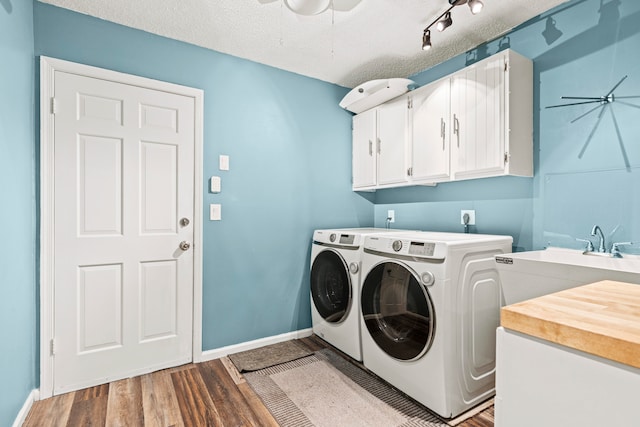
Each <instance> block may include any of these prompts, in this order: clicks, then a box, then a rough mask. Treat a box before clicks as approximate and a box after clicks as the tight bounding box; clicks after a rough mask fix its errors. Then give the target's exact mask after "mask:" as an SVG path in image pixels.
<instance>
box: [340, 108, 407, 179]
mask: <svg viewBox="0 0 640 427" xmlns="http://www.w3.org/2000/svg"><path fill="white" fill-rule="evenodd" d="M407 111H408V101H407V97H406V96H404V97H400V98H397V99H396V100H394V101H390V102H388V103H385V104H382V105H380V106H379V107H376V108H373V109H371V110H367V111H365V112H363V113H360V114H358V115H356V116H353V169H352V174H353V175H352V177H353V189H354V190H372V189H376V188H380V187H389V186H398V185H402V184H405V183H407V166H406V165H407V163H406V157H407V142H406V141H407V136H406V135H407Z"/></svg>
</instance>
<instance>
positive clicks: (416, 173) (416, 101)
mask: <svg viewBox="0 0 640 427" xmlns="http://www.w3.org/2000/svg"><path fill="white" fill-rule="evenodd" d="M450 93H451V83H450V79H449V78H446V79H443V80H439V81H437V82H434V83H431V84H429V85H426V86H423V87H421V88H420V89H417V90H415V91H413V92H412V93H411V95H410V100H411V101H410V109H409V111H410V122H409V123H410V126H409V127H410V130H411V169H410V170H409V172H410V176H411V180H412V182H413V183H416V184H419V183H435V182H442V181H448V180H449V177H450V173H449V171H450V167H449V164H450V163H449V152H450V144H451V132H450V130H451V123H452V121H451V117H450V115H451V114H450Z"/></svg>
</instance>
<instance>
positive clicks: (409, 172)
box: [407, 167, 413, 176]
mask: <svg viewBox="0 0 640 427" xmlns="http://www.w3.org/2000/svg"><path fill="white" fill-rule="evenodd" d="M407 176H413V168H412V167H411V168H409V169H407Z"/></svg>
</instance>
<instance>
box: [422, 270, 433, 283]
mask: <svg viewBox="0 0 640 427" xmlns="http://www.w3.org/2000/svg"><path fill="white" fill-rule="evenodd" d="M420 278H421V279H422V284H423V285H425V286H431V285H433V284H434V283H435V281H436V278H435V277H433V273H432V272H430V271H425V272H424V273H422V276H420Z"/></svg>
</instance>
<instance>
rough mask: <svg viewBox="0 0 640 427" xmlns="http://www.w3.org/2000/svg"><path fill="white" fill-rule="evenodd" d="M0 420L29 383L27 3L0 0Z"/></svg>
mask: <svg viewBox="0 0 640 427" xmlns="http://www.w3.org/2000/svg"><path fill="white" fill-rule="evenodd" d="M0 58H1V61H2V65H0V200H2V208H1V209H0V224H2V234H1V236H2V237H1V238H0V290H1V291H0V292H2V296H1V297H0V342H1V343H2V350H1V351H0V378H1V379H2V380H1V381H0V425H3V426H6V425H11V423H13V421H14V420H15V418H16V415H17V414H18V411H19V410H20V408H21V407H22V405H23V404H24V402H25V400H26V399H27V396H28V395H29V393H30V392H31V390H32V389H34V388H36V378H35V377H36V280H35V277H36V262H35V257H36V249H35V245H36V225H35V210H36V204H35V179H36V178H35V159H34V153H35V145H34V133H35V130H34V113H33V100H34V95H33V93H34V89H33V87H34V86H33V70H34V62H33V7H32V4H31V2H30V1H20V0H0Z"/></svg>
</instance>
